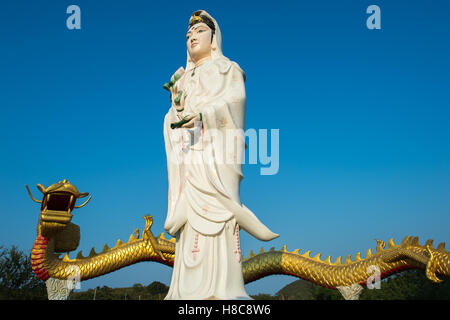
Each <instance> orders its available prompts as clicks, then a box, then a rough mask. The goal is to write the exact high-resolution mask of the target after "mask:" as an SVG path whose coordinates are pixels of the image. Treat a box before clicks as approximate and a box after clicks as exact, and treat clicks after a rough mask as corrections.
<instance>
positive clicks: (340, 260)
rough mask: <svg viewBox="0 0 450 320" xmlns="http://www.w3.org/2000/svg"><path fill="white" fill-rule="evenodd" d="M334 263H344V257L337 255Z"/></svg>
mask: <svg viewBox="0 0 450 320" xmlns="http://www.w3.org/2000/svg"><path fill="white" fill-rule="evenodd" d="M334 264H335V265H340V264H342V257H341V256H339V257H337V259H336V261H335V262H334Z"/></svg>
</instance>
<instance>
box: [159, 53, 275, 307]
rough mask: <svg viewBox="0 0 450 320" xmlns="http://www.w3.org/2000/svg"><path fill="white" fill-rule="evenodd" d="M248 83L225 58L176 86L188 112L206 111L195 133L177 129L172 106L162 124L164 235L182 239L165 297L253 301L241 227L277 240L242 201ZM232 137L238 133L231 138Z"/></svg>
mask: <svg viewBox="0 0 450 320" xmlns="http://www.w3.org/2000/svg"><path fill="white" fill-rule="evenodd" d="M244 81H245V74H244V72H243V71H242V69H241V68H240V67H239V65H238V64H237V63H235V62H232V61H230V60H229V59H228V58H226V57H221V58H218V59H213V60H207V61H206V62H204V63H203V64H201V65H200V66H198V67H197V68H196V69H195V71H194V72H192V70H187V71H186V72H185V74H184V75H183V76H182V77H181V79H180V80H178V82H177V86H178V90H183V92H185V93H186V94H187V96H186V99H185V110H184V112H185V114H192V113H200V112H201V113H202V121H201V122H199V123H197V124H196V127H195V128H192V129H187V128H177V129H171V127H170V124H171V123H175V122H178V121H179V120H180V119H179V118H178V117H177V112H176V110H174V108H170V110H169V111H168V113H167V114H166V116H165V119H164V140H165V146H166V155H167V168H168V177H169V197H168V212H167V218H166V222H165V225H164V229H165V230H166V231H167V232H168V233H169V234H171V235H172V236H174V237H176V240H177V242H176V249H175V250H176V251H175V262H174V268H173V273H172V281H171V285H170V290H169V293H168V294H167V296H166V299H208V298H216V299H248V298H249V297H248V295H247V293H246V291H245V288H244V281H243V276H242V264H241V259H240V258H241V251H240V243H239V228H242V229H243V230H245V231H247V232H248V233H249V234H251V235H252V236H254V237H256V238H257V239H260V240H265V241H268V240H271V239H274V238H276V237H277V236H278V235H277V234H275V233H273V232H271V231H270V230H269V229H268V228H267V227H266V226H265V225H264V224H263V223H261V222H260V221H259V220H258V218H257V217H256V216H255V215H254V214H253V212H251V211H250V210H249V209H248V208H247V207H245V206H244V205H243V204H242V203H241V201H240V195H239V185H240V182H241V180H242V178H243V174H242V168H241V167H242V164H241V163H242V161H241V160H242V155H243V151H244V146H245V140H244V131H243V130H244V121H245V86H244ZM227 132H228V137H231V136H233V135H230V132H231V133H235V134H236V133H237V134H236V135H234V137H233V139H232V140H230V139H228V140H227V138H226V137H227ZM239 133H240V134H239ZM222 138H223V139H222ZM230 141H233V143H234V147H232V148H230V147H229V146H230V144H227V142H230Z"/></svg>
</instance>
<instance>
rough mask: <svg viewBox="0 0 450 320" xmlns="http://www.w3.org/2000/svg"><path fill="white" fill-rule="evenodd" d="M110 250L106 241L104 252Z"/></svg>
mask: <svg viewBox="0 0 450 320" xmlns="http://www.w3.org/2000/svg"><path fill="white" fill-rule="evenodd" d="M108 250H109V247H108V245H107V244H106V243H105V245H104V246H103V250H102V253H104V252H106V251H108Z"/></svg>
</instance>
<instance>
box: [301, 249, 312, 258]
mask: <svg viewBox="0 0 450 320" xmlns="http://www.w3.org/2000/svg"><path fill="white" fill-rule="evenodd" d="M310 253H311V250H308V251H306V252H305V253H304V254H302V257H305V258H311V257H310V256H309V254H310Z"/></svg>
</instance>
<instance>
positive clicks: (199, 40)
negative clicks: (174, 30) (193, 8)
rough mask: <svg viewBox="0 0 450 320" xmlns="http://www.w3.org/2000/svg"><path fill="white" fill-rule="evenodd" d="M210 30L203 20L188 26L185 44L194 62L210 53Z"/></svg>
mask: <svg viewBox="0 0 450 320" xmlns="http://www.w3.org/2000/svg"><path fill="white" fill-rule="evenodd" d="M211 32H212V31H211V29H210V28H209V27H208V26H207V25H206V24H205V23H203V22H201V23H197V24H194V25H193V26H192V27H190V28H189V30H188V32H187V34H186V46H187V50H188V52H189V56H190V57H191V59H192V60H193V61H194V63H195V62H197V61H199V60H201V59H203V58H206V57H208V56H210V55H211Z"/></svg>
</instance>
